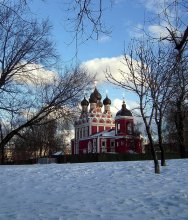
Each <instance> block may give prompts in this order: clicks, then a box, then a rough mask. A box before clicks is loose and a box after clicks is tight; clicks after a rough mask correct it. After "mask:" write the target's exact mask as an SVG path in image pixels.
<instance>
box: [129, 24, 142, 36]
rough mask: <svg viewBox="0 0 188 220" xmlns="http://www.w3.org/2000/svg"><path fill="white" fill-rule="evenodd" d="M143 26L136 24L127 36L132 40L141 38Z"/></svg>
mask: <svg viewBox="0 0 188 220" xmlns="http://www.w3.org/2000/svg"><path fill="white" fill-rule="evenodd" d="M143 30H144V26H143V25H142V24H137V25H136V26H134V27H133V28H132V29H130V31H129V35H130V36H131V37H132V38H142V37H143V36H144V34H145V33H144V31H143Z"/></svg>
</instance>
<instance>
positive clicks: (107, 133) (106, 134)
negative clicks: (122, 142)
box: [90, 129, 115, 137]
mask: <svg viewBox="0 0 188 220" xmlns="http://www.w3.org/2000/svg"><path fill="white" fill-rule="evenodd" d="M98 136H103V137H112V136H115V130H114V129H110V130H108V131H101V132H98V133H96V134H93V135H91V136H90V137H98Z"/></svg>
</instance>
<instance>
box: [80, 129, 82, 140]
mask: <svg viewBox="0 0 188 220" xmlns="http://www.w3.org/2000/svg"><path fill="white" fill-rule="evenodd" d="M80 138H82V129H81V128H80Z"/></svg>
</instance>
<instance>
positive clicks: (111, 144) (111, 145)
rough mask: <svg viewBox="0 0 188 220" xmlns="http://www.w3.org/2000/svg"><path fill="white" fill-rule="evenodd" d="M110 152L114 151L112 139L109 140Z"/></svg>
mask: <svg viewBox="0 0 188 220" xmlns="http://www.w3.org/2000/svg"><path fill="white" fill-rule="evenodd" d="M110 152H115V142H114V140H112V141H111V142H110Z"/></svg>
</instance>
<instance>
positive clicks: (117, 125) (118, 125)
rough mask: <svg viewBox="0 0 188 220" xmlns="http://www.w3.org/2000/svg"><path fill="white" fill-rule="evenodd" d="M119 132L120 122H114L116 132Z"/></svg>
mask: <svg viewBox="0 0 188 220" xmlns="http://www.w3.org/2000/svg"><path fill="white" fill-rule="evenodd" d="M119 133H120V123H119V122H118V123H116V134H119Z"/></svg>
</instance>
